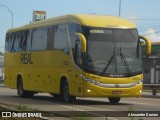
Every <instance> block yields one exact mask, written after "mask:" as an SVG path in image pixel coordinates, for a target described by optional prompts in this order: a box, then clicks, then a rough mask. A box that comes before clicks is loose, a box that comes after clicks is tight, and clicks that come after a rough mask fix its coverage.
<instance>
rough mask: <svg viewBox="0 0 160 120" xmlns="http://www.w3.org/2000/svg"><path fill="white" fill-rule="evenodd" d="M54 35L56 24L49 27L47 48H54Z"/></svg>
mask: <svg viewBox="0 0 160 120" xmlns="http://www.w3.org/2000/svg"><path fill="white" fill-rule="evenodd" d="M54 35H55V26H51V27H48V28H47V49H48V50H52V49H54Z"/></svg>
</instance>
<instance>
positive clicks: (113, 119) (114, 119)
mask: <svg viewBox="0 0 160 120" xmlns="http://www.w3.org/2000/svg"><path fill="white" fill-rule="evenodd" d="M59 105H60V104H59ZM60 106H62V107H66V108H69V109H74V110H77V111H84V112H86V113H89V114H93V115H97V116H99V117H104V116H102V115H99V114H96V113H92V112H89V111H86V110H84V109H79V108H75V107H77V106H78V107H83V108H89V109H97V110H108V111H115V110H110V109H102V108H95V107H87V106H80V105H74V106H75V107H73V106H72V107H70V106H67V105H60ZM107 119H110V120H119V119H116V118H113V117H107Z"/></svg>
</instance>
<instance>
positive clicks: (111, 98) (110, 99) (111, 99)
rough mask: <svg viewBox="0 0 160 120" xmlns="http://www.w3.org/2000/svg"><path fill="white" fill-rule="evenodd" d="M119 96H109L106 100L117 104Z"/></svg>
mask: <svg viewBox="0 0 160 120" xmlns="http://www.w3.org/2000/svg"><path fill="white" fill-rule="evenodd" d="M120 99H121V98H120V97H109V98H108V100H109V102H110V103H111V104H117V103H118V102H119V101H120Z"/></svg>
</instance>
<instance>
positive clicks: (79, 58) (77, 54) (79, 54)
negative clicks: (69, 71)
mask: <svg viewBox="0 0 160 120" xmlns="http://www.w3.org/2000/svg"><path fill="white" fill-rule="evenodd" d="M75 51H76V52H75V55H74V58H75V62H76V64H77V65H79V66H81V65H82V52H81V43H80V40H76V41H75Z"/></svg>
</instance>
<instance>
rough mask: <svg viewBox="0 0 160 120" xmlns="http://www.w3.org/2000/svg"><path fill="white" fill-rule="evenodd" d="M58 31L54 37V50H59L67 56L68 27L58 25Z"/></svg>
mask: <svg viewBox="0 0 160 120" xmlns="http://www.w3.org/2000/svg"><path fill="white" fill-rule="evenodd" d="M56 27H57V29H56V30H55V35H54V48H55V49H58V50H63V51H64V52H65V53H66V54H68V51H69V48H68V43H67V33H66V25H65V24H62V25H57V26H56Z"/></svg>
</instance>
